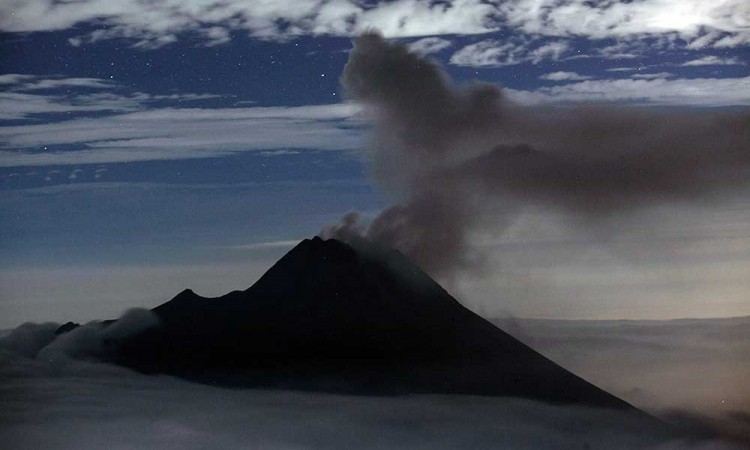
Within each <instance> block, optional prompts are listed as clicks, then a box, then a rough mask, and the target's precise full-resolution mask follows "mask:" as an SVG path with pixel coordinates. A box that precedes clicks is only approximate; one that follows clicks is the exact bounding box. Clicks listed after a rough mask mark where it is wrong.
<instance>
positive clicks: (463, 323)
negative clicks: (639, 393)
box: [115, 237, 632, 409]
mask: <svg viewBox="0 0 750 450" xmlns="http://www.w3.org/2000/svg"><path fill="white" fill-rule="evenodd" d="M153 311H154V312H155V313H156V314H157V315H158V317H159V318H160V319H161V325H160V326H159V327H156V328H152V329H150V330H148V331H147V332H144V333H142V334H140V335H137V336H136V337H134V338H130V339H128V340H126V341H124V342H121V343H119V344H118V350H117V353H116V354H117V356H116V358H115V361H116V362H117V363H119V364H122V365H126V366H129V367H132V368H135V369H137V370H140V371H144V372H160V373H168V374H174V375H178V376H181V377H185V378H189V379H192V380H195V381H200V382H205V383H213V384H221V385H242V386H256V387H282V388H294V389H314V390H325V391H337V392H351V393H367V394H391V393H393V394H395V393H451V394H453V393H456V394H477V395H490V396H517V397H527V398H532V399H537V400H542V401H548V402H559V403H575V404H585V405H592V406H604V407H612V408H625V409H627V408H632V407H631V406H630V405H628V404H627V403H625V402H623V401H622V400H620V399H618V398H616V397H614V396H612V395H610V394H608V393H606V392H604V391H603V390H601V389H599V388H597V387H595V386H593V385H591V384H590V383H588V382H586V381H584V380H583V379H581V378H579V377H577V376H575V375H573V374H572V373H570V372H568V371H566V370H565V369H563V368H561V367H560V366H558V365H557V364H555V363H553V362H552V361H550V360H548V359H547V358H545V357H543V356H542V355H540V354H539V353H537V352H535V351H534V350H532V349H531V348H529V347H527V346H526V345H524V344H523V343H521V342H520V341H518V340H516V339H515V338H513V337H511V336H510V335H508V334H506V333H505V332H503V331H501V330H500V329H498V328H496V327H495V326H493V325H491V324H490V323H489V322H487V321H485V320H484V319H482V318H481V317H479V316H477V315H476V314H474V313H472V312H471V311H469V310H468V309H466V308H464V307H463V306H461V304H459V303H458V302H457V301H456V300H455V299H454V298H453V297H451V296H450V295H449V294H448V293H447V292H446V291H445V290H443V289H442V288H441V287H440V286H439V285H438V284H437V283H435V282H434V281H433V280H432V279H431V278H430V277H429V276H427V275H426V274H425V273H424V272H422V271H421V270H420V269H419V268H418V267H416V266H415V265H413V264H412V263H411V262H409V261H408V260H407V259H406V258H405V257H404V256H402V255H401V254H399V253H397V252H395V251H382V250H378V249H375V248H373V247H371V246H370V245H369V244H365V243H362V245H359V244H358V245H357V249H356V250H355V249H354V248H352V247H351V246H349V245H347V244H344V243H342V242H339V241H336V240H327V241H324V240H321V239H320V238H317V237H316V238H314V239H311V240H304V241H302V242H301V243H300V244H299V245H297V246H296V247H295V248H294V249H292V250H291V251H290V252H289V253H288V254H287V255H286V256H284V257H283V258H281V259H280V260H279V261H278V262H277V263H276V264H275V265H274V266H273V267H272V268H271V269H270V270H268V272H267V273H266V274H265V275H264V276H263V277H262V278H261V279H260V280H258V282H257V283H255V284H254V285H253V286H252V287H250V288H249V289H247V290H245V291H235V292H231V293H229V294H227V295H225V296H223V297H219V298H214V299H208V298H203V297H200V296H198V295H196V294H195V293H194V292H192V291H190V290H185V291H183V292H181V293H180V294H179V295H177V296H176V297H175V298H174V299H172V300H171V301H169V302H167V303H164V304H163V305H161V306H158V307H156V308H154V309H153Z"/></svg>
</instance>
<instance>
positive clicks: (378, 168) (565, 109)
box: [321, 33, 750, 282]
mask: <svg viewBox="0 0 750 450" xmlns="http://www.w3.org/2000/svg"><path fill="white" fill-rule="evenodd" d="M341 82H342V85H343V87H344V89H345V92H346V93H347V94H348V95H349V96H350V97H351V98H352V99H353V100H355V101H358V102H360V103H362V104H363V105H364V106H365V111H366V113H367V114H369V117H370V118H371V120H372V121H373V123H374V136H373V139H372V145H371V148H370V149H369V150H370V152H371V160H372V166H371V173H372V176H373V178H374V180H375V181H376V182H377V184H378V185H379V186H380V187H381V188H383V189H384V190H385V191H386V192H388V193H389V194H391V195H392V196H393V197H394V198H396V199H397V200H396V204H395V205H394V206H392V207H390V208H388V209H386V210H384V211H383V212H382V213H381V214H380V215H379V216H377V217H376V218H375V219H374V220H372V221H371V222H370V223H369V224H365V223H363V221H362V220H361V219H360V218H359V216H357V215H356V213H352V214H349V215H347V216H346V217H345V218H343V219H342V221H341V223H339V224H335V225H331V226H329V227H327V228H326V229H325V230H323V232H322V233H321V234H322V235H324V236H325V237H336V238H340V239H344V240H351V239H352V237H354V236H363V237H367V238H369V239H371V240H373V241H376V242H379V243H382V244H384V245H388V246H391V247H394V248H397V249H399V250H400V251H402V252H403V253H404V254H406V255H407V256H409V257H411V258H412V259H413V260H414V261H416V262H417V263H418V264H420V265H421V266H422V267H423V268H424V269H425V270H427V271H428V272H429V273H430V274H431V275H433V276H435V277H437V278H439V279H441V280H442V281H444V282H445V281H449V280H450V279H451V277H452V276H453V275H455V274H456V272H457V271H458V270H462V269H466V268H468V267H472V266H476V265H477V264H478V262H477V261H481V258H479V259H477V255H476V254H475V253H473V252H472V251H471V246H470V245H469V240H470V236H471V233H472V232H474V231H477V230H478V229H480V228H482V226H483V225H485V224H492V225H493V226H494V227H497V226H498V222H500V223H499V225H500V226H502V223H503V222H504V221H505V220H507V219H508V216H509V215H512V214H513V211H517V210H519V209H520V208H522V207H524V206H528V205H534V204H536V205H539V204H541V205H545V206H549V207H551V208H555V209H560V210H563V211H565V212H567V213H570V214H572V215H574V216H576V217H578V218H582V219H584V221H587V222H591V223H595V222H597V221H598V219H603V218H610V217H613V216H617V215H623V214H627V213H629V212H631V211H634V210H637V209H639V208H643V207H649V206H658V205H660V204H667V203H675V202H696V201H702V200H707V199H710V198H713V196H716V195H721V194H725V193H727V192H733V191H734V190H736V189H738V188H740V187H743V186H744V185H746V184H748V183H747V181H746V180H748V175H749V174H750V113H748V111H747V109H743V110H739V111H738V110H705V109H704V110H685V109H683V110H673V109H672V110H670V109H665V108H656V107H643V106H640V107H639V106H630V107H626V106H605V105H585V106H580V105H579V106H557V107H551V106H550V107H524V106H521V105H518V104H515V103H513V102H512V101H510V100H509V99H508V98H507V97H506V95H505V94H504V92H503V91H502V89H500V88H498V87H497V86H495V85H490V84H486V83H474V84H469V85H466V86H459V85H456V84H455V83H453V82H452V81H451V80H450V78H449V77H448V76H447V75H446V74H445V73H444V72H443V71H442V70H441V69H440V67H439V66H438V65H437V64H436V63H435V62H433V61H431V60H429V59H426V58H425V57H423V56H421V55H418V54H415V53H412V52H410V51H409V50H408V48H407V47H406V46H404V45H400V44H396V43H389V42H387V41H386V40H385V39H384V38H383V37H381V36H380V35H378V34H375V33H369V34H364V35H362V36H360V37H359V38H358V39H357V40H356V41H355V43H354V48H353V50H352V52H351V54H350V58H349V61H348V63H347V65H346V67H345V69H344V73H343V75H342V78H341Z"/></svg>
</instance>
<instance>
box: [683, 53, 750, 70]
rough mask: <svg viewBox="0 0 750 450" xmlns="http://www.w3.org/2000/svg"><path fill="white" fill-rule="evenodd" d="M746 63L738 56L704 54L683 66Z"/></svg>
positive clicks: (738, 64) (736, 64)
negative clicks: (737, 57) (725, 56)
mask: <svg viewBox="0 0 750 450" xmlns="http://www.w3.org/2000/svg"><path fill="white" fill-rule="evenodd" d="M741 65H745V63H743V62H742V61H740V60H738V59H736V58H722V57H719V56H713V55H709V56H704V57H701V58H697V59H693V60H690V61H687V62H684V63H682V64H681V66H683V67H690V66H741Z"/></svg>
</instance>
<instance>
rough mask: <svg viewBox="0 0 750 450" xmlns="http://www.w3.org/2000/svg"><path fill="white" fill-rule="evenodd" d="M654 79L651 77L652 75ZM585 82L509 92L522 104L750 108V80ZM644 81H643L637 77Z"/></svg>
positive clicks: (746, 78)
mask: <svg viewBox="0 0 750 450" xmlns="http://www.w3.org/2000/svg"><path fill="white" fill-rule="evenodd" d="M652 75H653V74H652ZM657 75H661V74H657ZM648 77H649V78H653V79H617V80H613V79H608V80H586V81H581V82H578V83H568V84H563V85H558V86H551V87H541V88H539V89H535V90H531V91H523V90H512V89H508V90H507V92H508V95H509V96H510V97H511V98H513V99H514V100H516V101H518V102H520V103H525V104H542V103H554V102H635V103H643V104H661V105H690V106H736V105H743V106H747V105H750V77H744V78H691V79H666V77H664V78H662V77H652V76H651V75H649V76H648ZM640 78H646V77H640Z"/></svg>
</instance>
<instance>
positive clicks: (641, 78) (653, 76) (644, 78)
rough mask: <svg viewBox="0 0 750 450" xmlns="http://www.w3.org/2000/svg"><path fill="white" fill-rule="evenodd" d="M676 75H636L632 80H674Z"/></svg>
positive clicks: (665, 73)
mask: <svg viewBox="0 0 750 450" xmlns="http://www.w3.org/2000/svg"><path fill="white" fill-rule="evenodd" d="M674 76H675V75H674V74H673V73H669V72H657V73H635V74H633V75H632V78H635V79H639V80H654V79H657V78H672V77H674Z"/></svg>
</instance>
